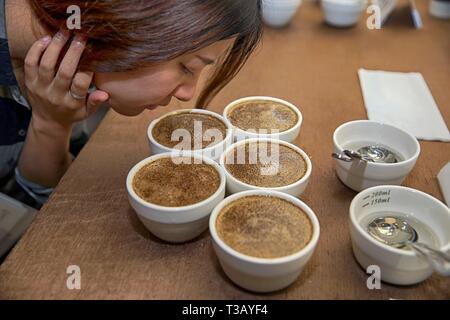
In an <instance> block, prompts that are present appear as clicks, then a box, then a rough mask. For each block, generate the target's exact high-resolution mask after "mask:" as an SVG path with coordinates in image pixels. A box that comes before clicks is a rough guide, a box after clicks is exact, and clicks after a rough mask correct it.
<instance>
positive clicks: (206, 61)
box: [195, 55, 216, 65]
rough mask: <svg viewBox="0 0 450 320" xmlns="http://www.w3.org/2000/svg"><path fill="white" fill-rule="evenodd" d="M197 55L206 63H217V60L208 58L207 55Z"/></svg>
mask: <svg viewBox="0 0 450 320" xmlns="http://www.w3.org/2000/svg"><path fill="white" fill-rule="evenodd" d="M195 57H196V58H198V59H200V60H201V61H202V62H203V63H204V64H206V65H211V64H214V63H216V61H214V60H211V59H209V58H206V57H202V56H199V55H196V56H195Z"/></svg>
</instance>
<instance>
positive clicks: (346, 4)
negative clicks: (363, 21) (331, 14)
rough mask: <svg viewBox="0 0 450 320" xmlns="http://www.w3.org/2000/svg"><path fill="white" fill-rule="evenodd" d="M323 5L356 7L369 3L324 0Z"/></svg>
mask: <svg viewBox="0 0 450 320" xmlns="http://www.w3.org/2000/svg"><path fill="white" fill-rule="evenodd" d="M322 3H325V4H331V5H337V6H342V7H349V6H355V5H365V4H366V3H367V1H366V0H347V1H341V0H322Z"/></svg>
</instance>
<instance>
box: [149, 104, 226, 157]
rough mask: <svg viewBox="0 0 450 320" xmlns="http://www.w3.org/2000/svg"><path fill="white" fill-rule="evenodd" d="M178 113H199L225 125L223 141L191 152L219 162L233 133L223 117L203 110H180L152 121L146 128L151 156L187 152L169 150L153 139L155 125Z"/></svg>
mask: <svg viewBox="0 0 450 320" xmlns="http://www.w3.org/2000/svg"><path fill="white" fill-rule="evenodd" d="M180 113H199V114H206V115H209V116H212V117H214V118H216V119H218V120H220V121H221V122H222V123H224V124H225V126H226V128H227V133H226V136H225V137H223V140H222V141H220V142H219V143H216V144H214V145H212V146H208V147H206V148H203V149H198V150H191V151H192V152H193V153H194V154H199V155H202V156H204V157H208V158H211V159H213V160H215V161H219V158H220V156H221V155H222V153H223V152H224V151H225V149H226V148H227V147H228V146H229V145H230V144H231V143H232V142H233V133H232V130H231V127H230V126H229V124H228V123H227V122H226V121H225V120H224V119H223V117H222V116H221V115H220V114H217V113H215V112H212V111H209V110H203V109H182V110H176V111H173V112H169V113H167V114H165V115H163V116H161V117H160V118H158V119H155V120H153V121H152V122H151V123H150V125H149V126H148V129H147V137H148V140H149V143H150V148H151V150H152V154H160V153H165V152H172V153H174V154H179V153H180V152H186V151H187V150H183V151H181V150H177V149H174V148H169V147H167V146H164V145H162V144H160V143H159V142H158V141H156V139H155V138H154V137H153V134H152V132H153V128H154V127H155V125H156V124H157V123H158V122H159V121H161V120H162V119H164V118H166V117H169V116H173V115H175V114H180ZM202 135H203V137H204V138H206V136H205V132H203V133H202ZM191 139H194V137H191Z"/></svg>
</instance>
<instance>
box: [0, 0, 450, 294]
mask: <svg viewBox="0 0 450 320" xmlns="http://www.w3.org/2000/svg"><path fill="white" fill-rule="evenodd" d="M417 2H418V4H419V9H420V11H421V12H422V16H423V20H424V25H425V27H424V29H423V30H420V31H417V30H415V29H414V28H413V27H412V22H411V21H410V18H409V12H408V11H407V10H406V8H403V9H402V8H399V9H398V10H397V11H396V13H395V14H394V16H393V17H392V19H391V20H390V21H389V22H388V23H387V25H386V26H385V28H384V29H383V30H378V31H376V30H372V31H371V30H368V29H367V28H366V26H365V21H363V20H361V21H360V23H359V25H358V26H357V27H356V28H350V29H342V30H339V29H333V28H330V27H328V26H326V25H325V24H324V23H323V22H322V14H321V10H320V7H319V6H317V5H315V4H313V3H311V2H310V1H307V2H306V3H305V4H304V5H303V6H302V8H301V9H300V11H299V12H298V14H297V16H296V19H295V21H294V22H293V24H292V25H291V26H290V27H289V28H286V29H284V30H273V29H267V30H266V33H265V36H264V41H263V44H262V47H261V48H260V49H259V50H258V53H257V54H256V55H254V56H253V57H252V58H251V60H250V61H249V63H248V65H246V67H245V68H244V69H243V70H242V72H241V73H240V74H239V76H238V77H237V78H236V79H235V80H233V82H232V83H231V84H230V85H229V86H228V87H227V88H226V89H225V90H224V91H223V92H222V93H221V94H220V95H219V96H218V97H217V98H216V99H215V101H214V102H213V107H211V108H210V109H211V110H214V111H217V112H222V110H223V108H224V106H225V105H226V104H227V103H229V102H230V101H232V100H234V99H237V98H239V97H242V96H249V95H269V96H275V97H281V98H284V99H287V100H289V101H291V102H293V103H294V104H296V105H297V106H299V108H300V109H301V111H302V113H303V115H304V123H303V126H302V130H301V134H300V137H299V138H298V140H297V141H296V143H297V145H299V146H301V147H302V148H303V149H304V150H306V151H307V152H308V153H309V154H310V155H311V158H312V161H313V164H314V169H313V174H312V178H311V181H310V185H309V186H308V188H307V191H306V192H305V193H304V195H302V197H301V198H302V199H303V200H304V201H305V202H306V203H308V204H309V205H310V206H311V207H312V208H313V210H314V211H315V212H316V214H317V216H318V218H319V220H320V224H321V236H320V241H319V244H318V247H317V250H316V252H315V254H314V256H313V258H312V259H311V261H310V263H309V264H308V266H307V268H306V269H305V270H304V272H303V273H302V275H301V276H300V278H299V279H298V281H297V282H295V283H294V284H293V285H292V286H290V287H289V288H287V289H285V290H282V291H279V292H276V293H273V294H264V295H255V294H252V293H250V292H247V291H244V290H242V289H240V288H238V287H236V286H235V285H233V284H232V283H231V282H230V281H229V280H228V279H227V277H226V276H225V275H224V273H223V271H222V270H221V268H220V266H219V264H218V260H217V258H216V256H215V254H214V252H213V249H212V246H211V239H210V236H209V234H208V232H205V233H204V234H203V235H202V236H200V237H199V238H198V239H196V240H195V241H192V242H190V243H186V244H183V245H171V244H167V243H164V242H162V241H160V240H158V239H157V238H155V237H154V236H152V235H151V234H150V233H149V232H148V231H147V230H146V229H145V228H144V226H143V225H142V224H141V223H140V222H139V220H138V218H137V216H136V214H135V213H134V211H133V210H132V209H131V207H130V205H129V204H128V200H127V194H126V189H125V177H126V175H127V173H128V170H129V169H130V168H131V167H132V166H133V165H134V164H135V163H137V162H138V161H139V160H141V159H143V158H145V157H147V156H149V147H148V144H147V140H146V139H147V138H146V128H147V126H148V124H149V122H150V121H151V120H152V119H154V118H155V117H158V116H160V115H162V114H163V113H165V112H167V111H169V110H172V109H174V108H180V107H184V106H190V107H192V104H188V105H185V104H184V105H183V104H177V103H175V102H174V104H172V105H171V106H170V107H169V108H163V109H160V110H156V111H154V112H146V113H145V114H142V115H141V116H139V117H136V118H126V117H123V116H120V115H118V114H116V113H115V112H110V113H109V114H108V115H107V117H106V119H105V120H104V121H103V123H102V125H101V127H100V128H99V129H98V130H97V132H96V133H95V135H94V136H93V138H92V139H91V141H90V142H89V143H88V145H87V146H86V147H85V149H84V150H83V151H82V153H81V154H80V156H79V157H78V158H77V159H76V161H75V162H74V163H73V165H72V166H71V168H70V170H69V171H68V172H67V174H66V175H65V176H64V178H63V179H62V181H61V183H60V184H59V186H58V187H57V189H56V191H55V192H54V194H53V195H52V197H51V199H50V201H49V202H48V204H47V205H45V207H44V208H43V209H42V210H41V212H40V214H39V215H38V217H37V218H36V220H35V221H34V223H33V224H32V226H31V227H30V229H29V230H28V232H27V233H26V234H25V236H24V237H23V238H22V240H21V241H20V243H19V244H18V245H17V246H16V248H15V249H14V250H13V252H12V253H11V254H10V255H9V257H8V258H7V259H6V261H5V262H4V263H3V265H2V266H1V268H0V298H10V299H17V298H19V299H21V298H31V299H41V298H50V299H54V298H58V299H104V298H111V299H118V298H120V299H122V298H126V299H253V298H256V299H259V298H263V299H272V298H273V299H389V298H395V299H449V298H450V280H448V279H444V278H440V277H438V276H435V275H433V276H432V277H431V278H430V279H428V280H427V281H425V282H423V283H421V284H419V285H415V286H411V287H396V286H391V285H388V284H384V283H383V284H382V289H381V290H372V291H371V290H368V289H367V287H366V280H367V277H368V275H367V274H366V273H365V271H364V270H362V269H361V268H360V267H359V265H358V264H357V262H356V261H355V259H354V257H353V254H352V249H351V245H350V235H349V228H348V208H349V204H350V202H351V200H352V198H353V197H354V196H355V195H356V193H355V192H353V191H351V190H350V189H348V188H346V187H345V186H344V185H342V184H341V183H340V182H339V181H338V179H337V178H336V176H335V173H334V169H333V162H332V159H331V157H330V152H331V150H332V141H331V137H332V133H333V131H334V129H335V128H336V127H337V126H338V125H340V124H341V123H343V122H346V121H350V120H354V119H365V118H366V112H365V109H364V104H363V99H362V95H361V89H360V86H359V82H358V76H357V70H358V68H360V67H364V68H368V69H382V70H393V71H418V72H421V73H422V74H423V76H424V77H425V79H426V81H427V83H428V85H429V87H430V89H431V91H432V93H433V96H434V98H435V99H436V101H437V103H438V105H439V106H440V110H441V113H442V115H443V116H444V119H446V122H447V124H448V125H450V121H449V120H450V91H449V84H450V37H449V35H450V22H449V21H442V20H435V19H432V18H430V17H429V16H428V13H427V7H426V6H425V4H426V3H427V1H417ZM400 4H404V2H400ZM421 147H422V154H421V156H420V158H419V160H418V162H417V165H416V167H415V168H414V170H413V171H412V173H411V174H410V176H409V177H408V178H407V179H406V181H405V183H404V185H406V186H409V187H412V188H416V189H419V190H422V191H425V192H427V193H429V194H431V195H433V196H435V197H437V198H439V199H442V195H441V193H440V190H439V187H438V183H437V180H436V175H437V173H438V171H439V170H440V169H441V168H442V167H443V166H444V164H446V162H447V161H449V160H450V147H449V144H445V143H439V142H423V141H422V142H421ZM449 232H450V231H449ZM69 265H78V266H79V267H80V268H81V290H68V289H67V287H66V280H67V277H68V275H67V274H66V270H67V267H68V266H69Z"/></svg>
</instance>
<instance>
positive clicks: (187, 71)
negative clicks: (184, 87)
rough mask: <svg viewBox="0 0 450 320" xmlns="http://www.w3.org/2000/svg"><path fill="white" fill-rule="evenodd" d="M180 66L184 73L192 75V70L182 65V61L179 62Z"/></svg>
mask: <svg viewBox="0 0 450 320" xmlns="http://www.w3.org/2000/svg"><path fill="white" fill-rule="evenodd" d="M180 68H181V70H182V71H183V73H184V74H187V75H190V76H193V75H194V72H193V71H192V70H190V69H189V68H188V67H186V65H184V64H183V63H180Z"/></svg>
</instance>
